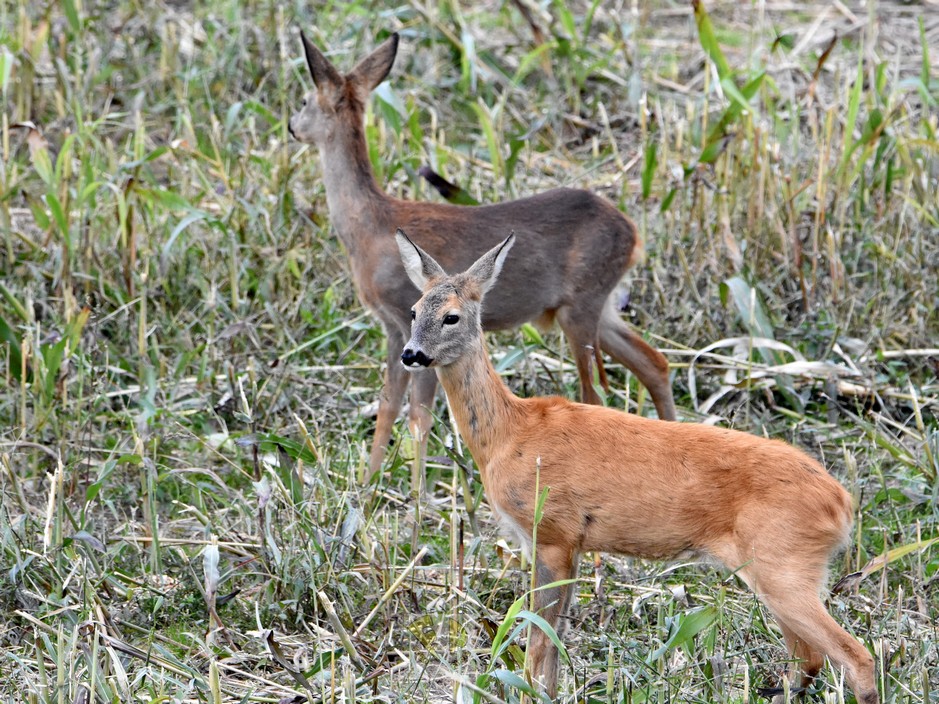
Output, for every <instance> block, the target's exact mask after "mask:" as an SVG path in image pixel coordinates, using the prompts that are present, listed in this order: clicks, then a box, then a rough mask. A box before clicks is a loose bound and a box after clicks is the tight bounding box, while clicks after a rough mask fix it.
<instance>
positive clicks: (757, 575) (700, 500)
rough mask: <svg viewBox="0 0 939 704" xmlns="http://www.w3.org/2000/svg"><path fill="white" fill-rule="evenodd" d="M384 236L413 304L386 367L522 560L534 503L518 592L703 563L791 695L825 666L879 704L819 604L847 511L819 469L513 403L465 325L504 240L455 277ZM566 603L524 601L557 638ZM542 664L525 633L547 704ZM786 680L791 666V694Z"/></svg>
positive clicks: (676, 428) (860, 649)
mask: <svg viewBox="0 0 939 704" xmlns="http://www.w3.org/2000/svg"><path fill="white" fill-rule="evenodd" d="M397 238H398V247H399V249H400V252H401V257H402V260H403V261H404V266H405V269H406V271H407V272H408V275H409V276H410V277H411V280H412V281H413V282H414V285H415V286H418V287H420V288H421V289H422V291H423V295H422V297H421V299H420V300H419V301H418V302H417V303H416V304H415V305H414V308H413V313H412V316H413V322H412V323H411V337H410V340H408V342H407V344H406V345H405V347H404V351H403V353H402V355H401V361H402V362H403V364H404V366H405V367H407V368H408V369H416V370H426V369H433V370H436V372H437V377H438V378H439V379H440V383H441V384H442V386H443V388H444V390H445V391H446V393H447V398H448V399H449V401H450V407H451V408H452V409H453V413H454V416H455V419H456V422H457V426H458V427H459V430H460V434H461V435H462V436H463V439H464V440H465V442H466V445H467V446H468V447H469V449H470V452H471V453H472V455H473V459H474V460H475V461H476V464H477V466H478V467H479V473H480V476H481V477H482V482H483V487H484V490H485V493H486V498H487V499H488V501H489V505H490V507H491V508H492V511H493V513H494V514H496V515H497V517H499V519H500V520H501V522H502V524H503V526H505V527H507V528H508V529H509V530H510V531H511V533H513V534H514V535H515V537H517V539H519V540H520V541H521V542H522V543H523V545H527V546H528V548H529V549H530V541H531V536H532V527H533V526H532V523H533V520H534V519H533V516H534V510H535V505H536V501H537V500H538V496H537V495H536V494H537V491H538V489H537V487H541V488H542V489H547V491H548V494H547V499H546V501H545V504H544V513H543V516H542V519H541V522H540V523H539V524H538V527H537V532H536V533H535V535H536V542H535V551H534V553H535V554H534V557H535V578H536V582H537V583H536V585H533V586H538V585H547V584H551V583H552V582H557V581H560V580H566V579H571V578H573V577H575V576H576V574H577V562H578V556H579V555H580V554H581V553H582V552H584V551H606V552H615V553H620V554H625V555H630V556H636V557H643V558H652V559H669V558H675V557H678V556H695V555H697V556H701V557H703V558H707V559H710V560H715V561H718V562H720V563H722V564H723V565H724V566H726V567H727V568H728V569H730V570H732V571H734V572H735V573H736V574H737V575H739V576H740V577H741V578H742V579H743V581H744V582H746V583H747V585H749V586H750V588H751V589H752V590H753V591H754V592H755V593H756V594H757V595H758V596H759V597H760V599H761V600H762V601H763V603H764V604H766V606H767V607H768V608H769V610H770V611H771V612H772V613H773V615H774V616H775V617H776V619H777V621H778V622H779V625H780V627H781V629H782V633H783V636H784V637H785V640H786V644H787V646H788V648H789V650H790V652H791V653H792V654H793V655H794V656H795V658H796V659H797V660H798V661H800V663H801V671H802V673H803V680H804V681H807V680H810V679H811V678H812V677H814V676H815V674H816V673H817V672H818V671H819V669H820V668H821V667H822V664H823V659H824V658H825V657H826V656H827V657H828V658H829V660H830V661H831V662H832V663H833V664H834V665H835V666H836V667H838V668H842V669H843V670H844V676H845V678H846V679H847V682H848V683H849V684H850V686H851V687H852V688H853V689H854V693H855V696H856V697H857V700H858V702H860V703H861V704H876V703H877V702H878V701H879V696H878V691H877V685H876V681H875V675H874V661H873V658H872V657H871V655H870V653H868V651H867V650H866V649H865V648H864V646H862V645H861V644H860V643H859V642H858V641H857V640H855V639H854V638H853V637H852V636H850V635H849V634H848V633H847V632H846V631H844V630H843V629H842V628H841V627H840V626H838V624H837V623H836V622H835V621H834V619H832V617H831V616H830V615H829V614H828V612H827V611H826V610H825V607H824V606H823V604H822V601H821V599H820V596H819V594H820V590H821V589H822V587H823V586H824V584H825V580H826V578H827V572H828V561H829V559H830V557H831V555H832V553H833V552H834V551H836V550H837V549H839V548H840V547H842V546H843V545H844V544H845V542H846V541H847V540H848V537H849V534H850V530H851V523H852V501H851V496H850V495H849V494H848V492H847V491H845V489H844V488H843V487H842V486H841V485H840V484H839V483H838V482H837V481H835V479H833V478H832V477H831V476H830V475H829V474H828V473H827V472H826V471H825V469H824V468H823V467H822V466H821V465H820V464H819V463H818V462H816V461H815V460H814V459H812V458H811V457H809V456H808V455H806V454H805V453H803V452H802V451H800V450H797V449H796V448H794V447H792V446H790V445H787V444H786V443H783V442H780V441H777V440H767V439H765V438H759V437H755V436H753V435H749V434H747V433H742V432H739V431H734V430H727V429H722V428H715V427H711V426H704V425H698V424H692V423H665V422H662V421H658V420H651V419H648V418H642V417H640V416H635V415H628V414H625V413H618V412H616V411H613V410H611V409H608V408H603V407H601V406H589V405H585V404H581V403H574V402H571V401H568V400H566V399H563V398H557V397H552V398H529V399H521V398H518V397H516V396H515V395H513V394H512V392H511V391H509V389H508V388H507V387H506V386H505V384H504V383H503V382H502V380H501V379H500V378H499V376H498V374H497V373H496V371H495V369H494V368H493V366H492V364H491V362H490V361H489V357H488V354H487V352H486V344H485V340H484V338H483V331H482V326H481V324H480V323H481V320H482V310H483V308H482V302H483V300H485V298H492V297H496V296H498V291H499V289H498V286H497V285H496V281H497V280H498V277H499V275H500V270H502V267H503V264H504V263H505V262H506V257H507V255H508V253H509V249H510V248H511V247H512V243H513V240H514V237H513V236H509V238H508V239H507V240H505V241H504V242H503V243H502V244H500V245H498V246H497V247H495V248H493V249H492V250H490V251H489V252H488V253H487V254H485V255H484V256H483V257H482V258H480V259H479V260H478V261H476V263H474V264H473V265H472V266H471V267H470V268H469V270H468V271H466V272H465V273H462V274H457V275H455V276H448V275H447V274H446V273H445V271H444V269H443V268H442V267H441V265H440V264H438V263H437V262H436V261H435V260H434V259H433V258H432V257H431V256H430V255H429V254H427V253H426V252H424V251H423V250H421V249H420V248H419V247H417V246H416V245H415V244H413V243H412V242H411V241H410V240H409V239H407V237H406V236H405V235H404V234H403V233H401V232H400V231H399V233H398V236H397ZM516 249H517V250H521V245H519V247H517V248H516ZM516 256H517V257H518V258H519V259H524V258H525V253H524V251H518V252H517V255H516ZM484 297H485V298H484ZM422 373H423V372H422ZM570 597H571V585H570V584H567V585H566V586H560V587H552V588H549V589H541V590H539V591H537V592H535V599H536V603H537V605H538V607H539V609H540V611H541V614H542V616H544V618H545V619H546V620H547V621H548V623H550V624H551V625H552V626H554V627H556V628H557V627H558V625H559V623H560V619H561V617H562V616H563V614H564V612H565V609H566V607H567V604H568V602H569V600H570ZM557 658H558V654H557V650H556V648H554V646H553V644H552V643H551V641H550V640H549V639H548V637H547V636H546V635H545V634H544V633H542V632H541V631H535V632H534V633H533V635H532V638H531V642H530V643H529V665H530V670H531V672H532V675H533V676H534V678H536V679H540V680H541V681H542V682H543V684H544V686H545V688H546V690H547V692H548V694H549V696H551V697H554V696H555V695H556V692H557ZM799 669H800V668H799V664H794V665H793V668H792V671H791V672H790V677H791V678H792V679H793V680H794V679H795V677H796V676H797V675H798V674H799ZM803 683H805V682H803Z"/></svg>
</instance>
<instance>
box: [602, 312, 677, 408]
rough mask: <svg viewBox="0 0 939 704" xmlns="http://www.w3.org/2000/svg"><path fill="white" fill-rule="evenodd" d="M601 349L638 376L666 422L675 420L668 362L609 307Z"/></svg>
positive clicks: (603, 316) (605, 313) (603, 318)
mask: <svg viewBox="0 0 939 704" xmlns="http://www.w3.org/2000/svg"><path fill="white" fill-rule="evenodd" d="M599 332H600V335H599V337H600V348H601V349H602V350H603V351H604V352H606V353H607V354H608V355H610V356H611V357H612V358H613V359H615V360H616V361H617V362H619V363H620V364H622V365H624V366H626V367H627V368H628V369H630V370H631V371H632V373H633V374H635V375H636V376H637V377H638V379H639V381H640V382H642V385H643V386H645V387H646V388H647V389H648V390H649V393H650V394H651V395H652V402H653V403H654V404H655V410H656V411H657V412H658V415H659V418H660V419H662V420H675V419H676V418H677V414H676V412H675V401H674V400H673V398H672V385H671V383H670V382H669V378H668V360H666V359H665V355H663V354H662V353H661V352H659V351H658V350H657V349H655V348H653V347H651V346H650V345H649V344H647V343H646V341H645V340H643V339H642V338H641V337H639V335H637V334H636V333H634V332H633V331H632V330H630V329H629V326H627V325H626V323H624V322H623V321H622V320H620V317H619V313H618V312H617V311H616V309H615V308H613V307H611V306H610V305H607V306H606V308H604V309H603V315H602V317H601V318H600V331H599Z"/></svg>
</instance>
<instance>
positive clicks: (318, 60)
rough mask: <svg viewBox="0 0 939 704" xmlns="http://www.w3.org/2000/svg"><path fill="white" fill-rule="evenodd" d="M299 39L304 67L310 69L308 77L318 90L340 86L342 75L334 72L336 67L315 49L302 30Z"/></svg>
mask: <svg viewBox="0 0 939 704" xmlns="http://www.w3.org/2000/svg"><path fill="white" fill-rule="evenodd" d="M300 39H301V40H302V41H303V53H304V54H306V65H307V66H309V67H310V76H312V77H313V83H315V84H316V87H317V88H318V89H320V90H322V89H324V88H327V87H332V88H336V87H338V86H340V85H342V75H341V74H340V73H339V71H337V70H336V67H335V66H333V65H332V64H331V63H329V59H327V58H326V57H325V56H324V55H323V52H321V51H320V50H319V49H317V48H316V45H315V44H314V43H313V42H311V41H310V40H309V39H307V36H306V34H304V33H303V30H302V29H301V30H300Z"/></svg>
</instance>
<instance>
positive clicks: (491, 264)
mask: <svg viewBox="0 0 939 704" xmlns="http://www.w3.org/2000/svg"><path fill="white" fill-rule="evenodd" d="M513 244H515V233H514V232H513V233H512V234H510V235H509V236H508V237H506V238H505V239H504V240H502V242H501V243H500V244H497V245H496V246H495V247H493V248H492V249H490V250H489V251H488V252H486V253H485V254H484V255H483V256H481V257H480V258H479V259H477V260H476V263H475V264H473V266H471V267H470V268H469V269H468V270H467V271H466V275H467V276H468V277H470V278H473V279H475V280H476V281H477V282H478V283H479V288H480V289H481V290H482V293H483V295H485V294H486V292H487V291H488V290H489V289H491V288H492V287H493V286H494V285H495V283H496V279H498V278H499V272H500V271H502V265H503V264H504V263H505V258H506V257H507V256H508V254H509V250H510V249H512V245H513Z"/></svg>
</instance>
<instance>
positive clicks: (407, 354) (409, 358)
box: [401, 348, 434, 367]
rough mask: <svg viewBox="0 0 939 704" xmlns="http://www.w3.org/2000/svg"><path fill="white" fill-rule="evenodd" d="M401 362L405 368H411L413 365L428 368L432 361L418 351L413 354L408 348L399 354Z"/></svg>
mask: <svg viewBox="0 0 939 704" xmlns="http://www.w3.org/2000/svg"><path fill="white" fill-rule="evenodd" d="M401 361H402V363H403V364H404V366H406V367H413V366H415V365H420V366H422V367H429V366H430V363H431V362H433V361H434V360H432V359H431V358H430V357H428V356H427V355H426V354H424V353H423V352H421V351H420V350H418V351H417V352H415V351H414V350H412V349H410V348H408V349H405V350H404V352H402V353H401Z"/></svg>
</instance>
